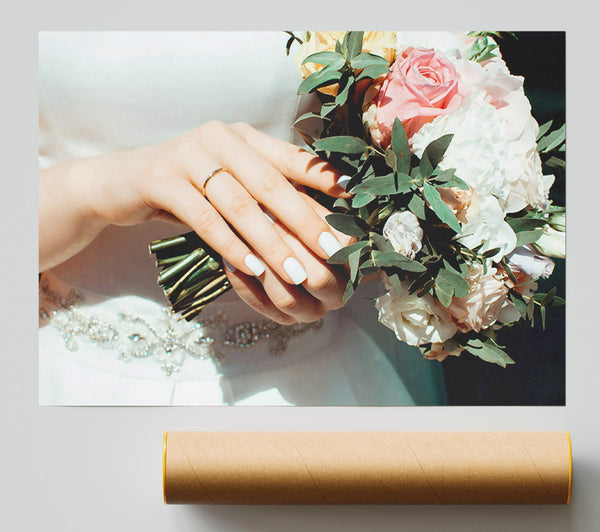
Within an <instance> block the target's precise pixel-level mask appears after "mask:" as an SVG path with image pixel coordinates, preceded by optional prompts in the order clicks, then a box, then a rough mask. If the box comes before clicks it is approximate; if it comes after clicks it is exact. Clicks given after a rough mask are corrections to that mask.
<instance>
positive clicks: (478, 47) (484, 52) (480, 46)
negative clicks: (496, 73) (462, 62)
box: [467, 31, 500, 62]
mask: <svg viewBox="0 0 600 532" xmlns="http://www.w3.org/2000/svg"><path fill="white" fill-rule="evenodd" d="M470 35H471V36H472V37H476V39H475V41H474V42H473V44H472V45H471V47H470V48H469V50H468V51H467V59H468V60H469V61H477V62H482V61H487V60H488V59H492V58H493V57H497V54H496V53H494V52H495V50H496V49H497V48H498V45H497V44H495V43H492V42H490V41H489V40H488V36H496V37H497V36H499V35H500V34H499V32H490V31H482V32H471V34H470Z"/></svg>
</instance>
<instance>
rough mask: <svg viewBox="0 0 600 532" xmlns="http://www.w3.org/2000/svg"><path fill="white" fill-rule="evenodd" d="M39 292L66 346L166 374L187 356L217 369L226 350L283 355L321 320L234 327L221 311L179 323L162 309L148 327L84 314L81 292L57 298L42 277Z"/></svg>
mask: <svg viewBox="0 0 600 532" xmlns="http://www.w3.org/2000/svg"><path fill="white" fill-rule="evenodd" d="M40 291H41V293H42V294H43V296H44V300H45V302H46V303H47V306H46V307H42V306H40V310H39V312H40V319H41V321H42V322H43V323H50V324H51V325H52V326H53V327H55V328H56V329H57V330H58V331H59V333H60V334H61V336H62V338H63V340H64V344H65V347H66V348H67V349H69V350H70V351H77V350H78V349H79V345H80V342H90V343H92V344H94V345H95V346H97V347H100V348H102V349H110V350H117V351H118V352H119V358H120V359H121V360H122V361H124V362H131V361H132V360H135V359H140V358H148V357H151V358H153V359H154V360H156V362H157V363H158V364H159V365H160V367H161V369H162V370H163V371H164V373H165V374H166V375H172V374H173V373H176V372H177V371H179V369H180V368H181V366H182V365H183V363H184V362H185V359H186V358H187V357H193V358H199V359H204V358H212V359H213V360H214V361H215V362H216V363H217V365H219V366H221V365H223V364H224V363H226V361H227V357H226V351H227V349H246V348H249V347H253V346H255V345H259V344H265V347H267V348H268V349H269V351H270V353H271V354H272V355H274V356H280V355H282V354H284V352H285V350H286V349H287V347H288V344H289V342H290V340H291V339H292V338H295V337H297V336H299V335H302V334H304V333H306V332H308V331H311V330H317V329H320V328H321V327H322V326H323V321H322V320H319V321H316V322H314V323H298V324H294V325H280V324H278V323H275V322H274V321H271V320H269V319H259V320H253V321H242V322H233V321H232V320H230V319H228V317H227V316H226V315H225V314H223V313H222V312H218V313H216V314H214V315H212V316H210V317H208V318H205V319H203V320H199V321H196V322H193V323H188V322H186V321H184V320H178V318H177V316H176V315H174V314H171V313H170V312H169V310H168V309H167V308H163V309H162V312H161V315H160V316H159V317H158V318H157V319H156V320H153V321H152V322H149V321H148V320H145V319H143V318H140V317H139V316H134V315H133V314H131V312H127V311H120V312H119V313H118V314H117V315H116V316H115V317H114V318H112V317H111V318H112V319H109V318H107V317H105V316H103V315H99V314H94V313H90V312H87V310H86V309H85V307H83V308H82V307H80V306H78V304H80V303H82V302H83V301H84V298H83V296H82V294H81V293H79V292H78V291H76V290H70V291H69V293H68V294H67V295H66V296H64V297H63V296H61V295H60V294H59V293H57V292H56V291H54V290H52V289H51V288H50V286H49V282H48V279H46V278H45V277H44V276H43V275H42V277H41V279H40Z"/></svg>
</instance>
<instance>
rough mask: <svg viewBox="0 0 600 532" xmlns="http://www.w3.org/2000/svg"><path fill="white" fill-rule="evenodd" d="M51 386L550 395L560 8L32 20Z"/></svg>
mask: <svg viewBox="0 0 600 532" xmlns="http://www.w3.org/2000/svg"><path fill="white" fill-rule="evenodd" d="M38 80H39V81H38V84H39V168H40V173H39V272H40V275H39V325H40V328H39V402H40V404H41V405H300V406H313V405H315V406H316V405H323V406H337V405H349V406H361V405H365V406H376V405H382V406H396V405H398V406H400V405H407V406H408V405H422V406H426V405H427V406H429V405H564V404H565V299H564V298H565V126H564V122H565V34H564V32H517V33H509V32H483V31H481V32H478V31H472V32H464V33H459V32H400V31H399V32H391V31H385V32H383V31H365V32H362V31H352V32H343V31H341V32H306V31H294V32H291V31H280V32H276V31H268V32H255V31H220V32H208V31H200V32H104V31H98V32H54V31H53V32H40V33H39V78H38Z"/></svg>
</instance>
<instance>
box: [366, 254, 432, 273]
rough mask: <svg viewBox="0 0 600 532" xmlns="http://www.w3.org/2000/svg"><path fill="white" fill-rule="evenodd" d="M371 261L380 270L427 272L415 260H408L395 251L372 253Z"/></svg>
mask: <svg viewBox="0 0 600 532" xmlns="http://www.w3.org/2000/svg"><path fill="white" fill-rule="evenodd" d="M372 257H373V260H374V262H375V264H376V265H377V266H379V267H380V268H386V267H387V268H391V267H395V268H400V269H401V270H403V271H406V272H416V273H421V272H424V271H427V268H426V267H425V266H423V265H422V264H421V263H420V262H418V261H416V260H410V259H409V258H408V257H406V256H405V255H402V254H401V253H397V252H395V251H373V253H372Z"/></svg>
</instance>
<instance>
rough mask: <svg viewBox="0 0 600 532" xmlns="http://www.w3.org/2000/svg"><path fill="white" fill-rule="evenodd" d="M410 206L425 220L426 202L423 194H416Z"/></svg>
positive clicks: (414, 212)
mask: <svg viewBox="0 0 600 532" xmlns="http://www.w3.org/2000/svg"><path fill="white" fill-rule="evenodd" d="M408 208H409V209H410V212H412V213H413V214H414V215H415V216H416V217H417V218H420V219H421V220H425V202H424V201H423V199H422V198H421V196H418V195H417V194H414V195H413V197H412V198H411V199H410V201H409V202H408Z"/></svg>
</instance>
